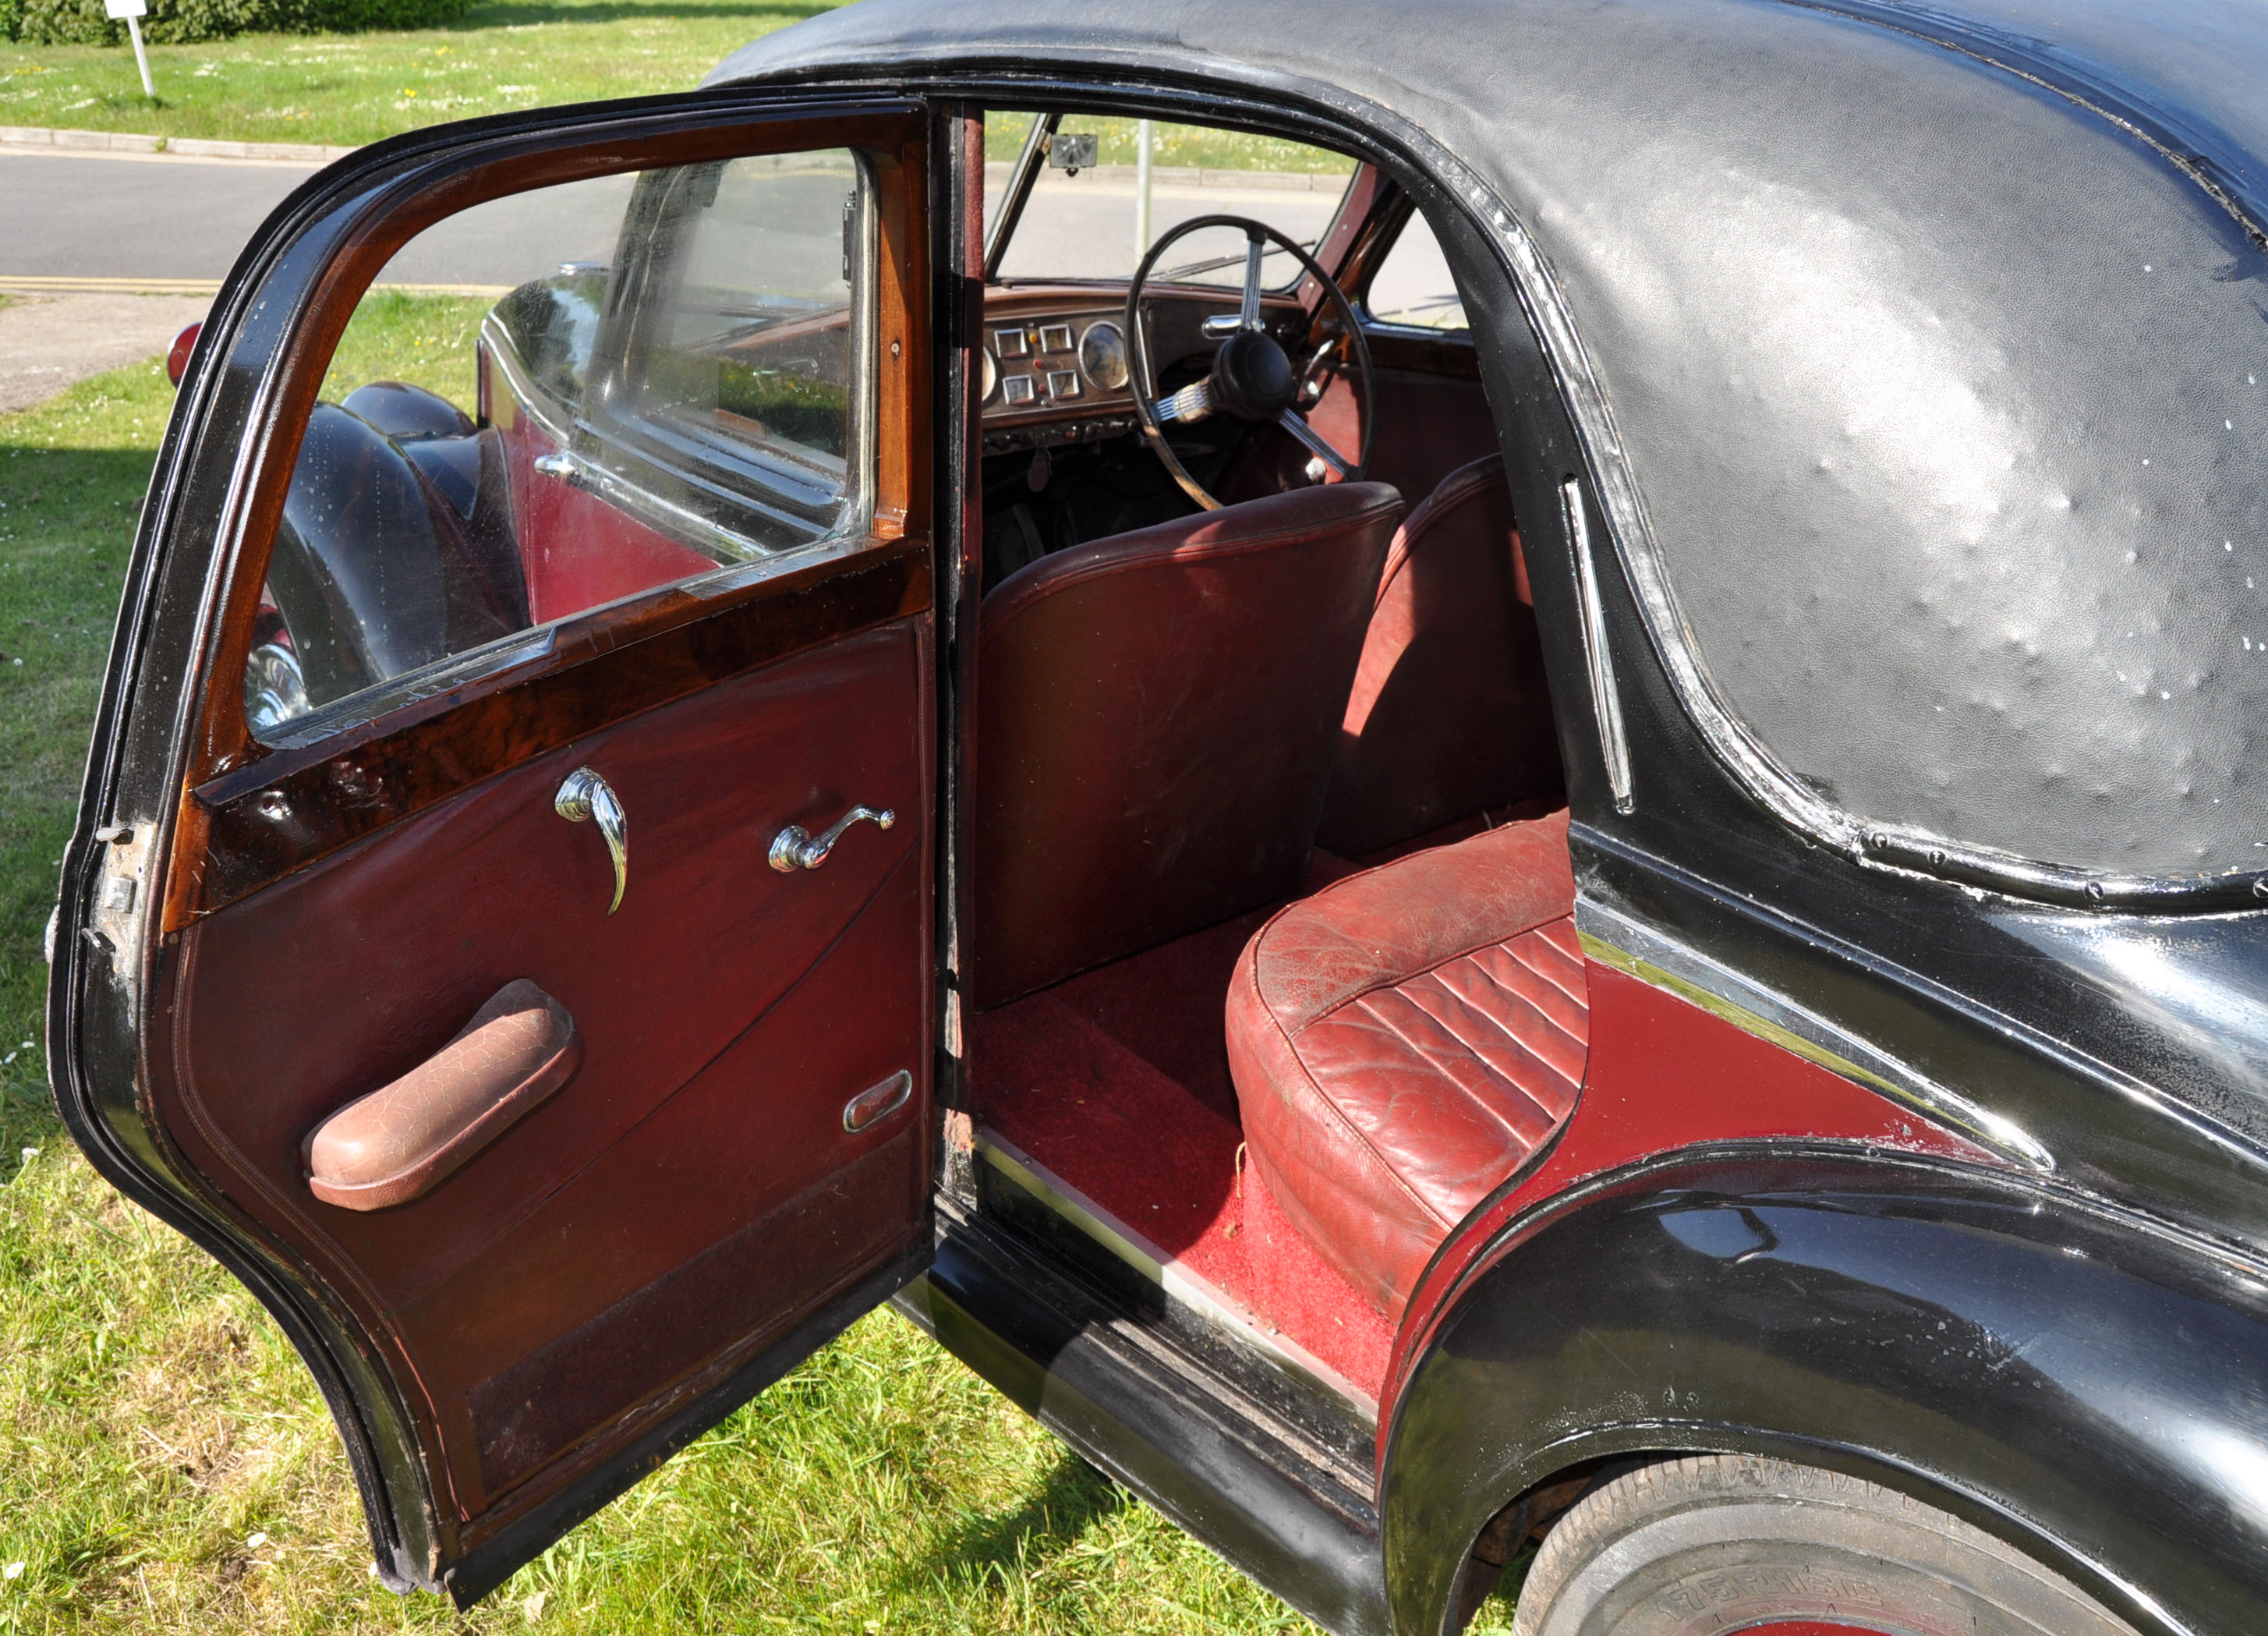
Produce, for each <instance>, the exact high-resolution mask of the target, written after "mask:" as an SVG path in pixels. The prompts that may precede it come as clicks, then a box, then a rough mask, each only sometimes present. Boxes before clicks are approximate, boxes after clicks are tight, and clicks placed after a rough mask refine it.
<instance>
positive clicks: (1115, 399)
mask: <svg viewBox="0 0 2268 1636" xmlns="http://www.w3.org/2000/svg"><path fill="white" fill-rule="evenodd" d="M1145 305H1146V306H1148V307H1149V310H1150V315H1151V325H1152V328H1151V336H1152V348H1153V358H1154V362H1155V364H1156V365H1157V369H1158V373H1159V375H1160V377H1161V378H1164V377H1168V376H1170V375H1171V374H1172V373H1173V372H1174V369H1175V365H1178V364H1181V363H1182V362H1183V361H1184V360H1185V359H1188V358H1190V357H1211V352H1212V350H1213V348H1214V346H1215V345H1216V344H1217V343H1216V342H1215V341H1214V340H1213V339H1211V338H1210V337H1208V336H1207V335H1205V334H1204V322H1205V321H1206V320H1207V319H1209V318H1215V317H1221V316H1233V314H1234V313H1235V312H1236V308H1237V293H1236V291H1233V290H1226V289H1223V290H1219V291H1213V290H1206V291H1194V290H1190V289H1189V288H1188V287H1187V286H1182V287H1178V288H1167V287H1163V286H1160V287H1158V288H1156V289H1155V290H1154V291H1151V292H1149V293H1148V294H1146V295H1145ZM1262 306H1263V313H1264V314H1265V316H1266V319H1267V321H1268V325H1269V328H1270V330H1271V331H1274V332H1275V333H1276V334H1277V335H1278V339H1279V340H1284V341H1285V342H1286V343H1290V342H1291V341H1292V339H1293V338H1294V337H1296V336H1297V335H1300V334H1302V333H1304V331H1305V328H1306V325H1307V313H1306V312H1305V310H1304V309H1303V308H1302V307H1301V306H1300V304H1299V302H1298V301H1297V300H1296V299H1294V298H1292V297H1291V296H1289V295H1283V296H1276V297H1271V298H1267V299H1266V300H1264V301H1263V304H1262ZM1295 356H1296V354H1295ZM979 367H980V368H981V370H982V371H983V382H982V386H983V452H984V453H987V454H998V453H1006V452H1008V451H1011V450H1015V449H1033V448H1040V447H1043V446H1050V445H1056V444H1064V443H1088V442H1094V441H1097V440H1100V439H1101V438H1115V437H1119V436H1122V435H1123V434H1125V433H1127V432H1130V431H1133V430H1135V427H1136V424H1137V423H1136V421H1135V417H1134V395H1133V384H1132V382H1133V369H1134V360H1133V356H1132V350H1131V343H1130V340H1129V338H1128V336H1127V335H1126V300H1125V294H1124V291H1123V287H1120V288H1117V289H1113V288H1111V287H1109V286H1108V285H1105V286H1101V287H1096V286H1094V285H1069V286H1052V287H1034V286H1016V287H1011V288H1001V287H998V286H995V287H994V288H992V289H990V290H988V291H986V292H985V299H984V350H983V359H982V361H981V364H980V365H979Z"/></svg>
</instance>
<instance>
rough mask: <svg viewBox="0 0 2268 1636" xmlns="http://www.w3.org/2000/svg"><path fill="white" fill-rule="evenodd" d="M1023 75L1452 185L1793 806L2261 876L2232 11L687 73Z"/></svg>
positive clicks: (1633, 23)
mask: <svg viewBox="0 0 2268 1636" xmlns="http://www.w3.org/2000/svg"><path fill="white" fill-rule="evenodd" d="M2138 12H2140V13H2142V14H2141V15H2138ZM1016 62H1023V63H1035V62H1036V63H1096V64H1106V63H1115V64H1120V65H1123V66H1126V67H1129V68H1141V69H1145V70H1152V71H1160V70H1162V71H1166V72H1169V73H1172V74H1175V75H1176V76H1180V77H1191V76H1196V77H1212V78H1214V79H1216V80H1219V81H1221V82H1223V83H1231V84H1233V83H1240V82H1241V83H1243V84H1246V85H1256V86H1263V87H1264V86H1273V87H1275V88H1277V89H1278V90H1279V91H1286V92H1292V93H1294V94H1296V93H1297V92H1299V91H1300V88H1301V87H1307V88H1310V89H1313V88H1316V87H1330V88H1333V90H1334V91H1335V92H1336V93H1337V94H1338V95H1340V96H1342V97H1347V96H1351V97H1352V98H1355V99H1360V101H1362V102H1363V103H1366V104H1368V105H1370V106H1371V107H1374V108H1376V109H1380V110H1384V111H1386V112H1387V113H1389V114H1393V115H1395V116H1398V117H1399V119H1400V120H1402V121H1406V122H1408V123H1410V125H1414V126H1415V127H1417V128H1418V129H1422V130H1423V131H1425V132H1426V133H1428V134H1429V135H1430V136H1431V137H1432V140H1433V141H1434V142H1436V143H1438V144H1440V146H1442V147H1443V148H1445V149H1446V150H1447V151H1448V152H1449V153H1451V154H1453V155H1454V156H1455V157H1456V158H1458V159H1460V160H1461V161H1462V163H1463V164H1464V165H1465V166H1468V167H1469V169H1470V170H1471V171H1472V172H1473V173H1476V175H1477V176H1479V177H1480V178H1481V179H1483V180H1484V181H1485V183H1486V184H1487V185H1488V186H1489V187H1490V188H1492V189H1493V190H1494V191H1495V192H1496V194H1497V195H1499V198H1500V199H1501V200H1502V202H1503V203H1504V204H1505V205H1506V207H1508V209H1509V210H1510V211H1511V212H1512V214H1513V216H1514V217H1516V218H1517V219H1518V221H1519V222H1520V223H1521V225H1523V226H1524V228H1525V229H1526V231H1527V233H1528V235H1529V236H1530V237H1531V238H1532V240H1534V242H1535V245H1536V246H1537V247H1538V248H1539V249H1540V251H1541V254H1542V256H1543V261H1544V262H1545V263H1546V264H1547V265H1548V267H1549V268H1550V271H1551V274H1552V276H1553V277H1554V278H1555V279H1556V281H1557V284H1558V285H1559V287H1560V291H1561V292H1562V298H1563V299H1564V301H1565V308H1566V311H1567V312H1568V313H1570V314H1571V316H1572V321H1573V327H1574V330H1575V333H1576V334H1577V335H1579V336H1580V341H1581V343H1582V349H1583V351H1584V353H1585V354H1586V355H1587V357H1588V359H1589V362H1590V365H1591V368H1592V369H1593V370H1594V372H1595V377H1596V380H1597V382H1598V384H1599V386H1600V387H1601V388H1602V394H1603V402H1604V405H1605V408H1606V410H1607V412H1608V414H1609V416H1610V417H1611V423H1612V424H1611V431H1612V433H1613V436H1614V438H1616V439H1618V444H1619V447H1620V449H1621V451H1622V453H1623V456H1624V458H1625V459H1626V461H1627V470H1628V474H1629V477H1630V479H1631V487H1632V490H1633V492H1634V494H1635V497H1636V501H1637V505H1636V509H1635V510H1634V511H1632V512H1630V513H1628V514H1626V515H1624V516H1619V517H1618V518H1617V523H1618V527H1617V536H1618V538H1617V542H1618V544H1619V545H1620V547H1621V549H1624V551H1625V552H1629V553H1637V554H1641V555H1645V556H1648V557H1650V558H1652V559H1653V560H1655V561H1657V562H1658V563H1659V564H1660V566H1661V569H1662V570H1664V571H1665V572H1666V579H1667V583H1668V587H1669V589H1670V592H1671V593H1672V594H1673V595H1674V599H1675V606H1674V608H1670V609H1664V610H1662V612H1663V614H1664V615H1665V621H1666V623H1670V624H1672V626H1673V627H1674V623H1675V621H1678V620H1682V622H1683V626H1684V628H1685V630H1687V631H1688V632H1689V633H1690V640H1691V642H1692V645H1693V646H1694V648H1695V650H1696V651H1697V653H1698V655H1699V659H1700V668H1701V670H1702V672H1703V673H1705V677H1706V679H1707V685H1708V686H1709V687H1710V688H1711V689H1713V692H1714V694H1715V696H1717V698H1718V699H1719V700H1720V701H1721V702H1722V704H1724V705H1725V706H1726V707H1727V709H1728V710H1729V711H1730V713H1731V714H1732V715H1733V716H1734V718H1735V719H1738V720H1739V721H1741V722H1742V723H1743V724H1745V726H1746V727H1747V729H1748V730H1749V733H1751V734H1752V735H1753V737H1754V739H1755V740H1756V741H1757V742H1758V743H1759V744H1760V745H1761V747H1762V748H1763V749H1764V752H1765V753H1766V755H1768V756H1769V757H1770V758H1771V761H1772V762H1773V763H1775V764H1777V766H1778V767H1779V768H1780V769H1782V770H1785V772H1786V773H1787V774H1788V775H1790V776H1791V777H1792V778H1793V780H1794V781H1795V784H1796V785H1798V786H1800V788H1802V789H1805V790H1808V791H1809V792H1814V793H1815V796H1817V797H1819V798H1823V800H1827V801H1830V802H1831V803H1833V804H1834V805H1835V806H1836V807H1840V808H1841V809H1843V810H1844V811H1845V812H1847V813H1849V814H1854V815H1856V817H1857V818H1858V819H1859V821H1860V822H1862V823H1864V824H1865V825H1867V826H1868V827H1873V826H1876V825H1882V826H1890V827H1893V828H1895V829H1900V830H1904V831H1906V832H1909V833H1911V834H1914V835H1918V836H1942V837H1946V838H1948V839H1950V840H1952V841H1955V842H1958V843H1961V844H1968V845H1971V846H1976V847H1981V848H1985V849H1991V850H1993V851H1999V852H2001V853H2006V854H2009V855H2013V856H2014V857H2017V858H2028V859H2040V860H2044V861H2047V862H2050V863H2053V864H2056V865H2060V866H2071V867H2075V868H2079V869H2083V870H2088V871H2094V872H2101V873H2109V874H2113V875H2123V876H2130V877H2132V876H2150V877H2164V876H2169V875H2174V876H2178V875H2187V874H2192V873H2225V872H2229V871H2250V870H2257V869H2262V868H2268V791H2264V788H2263V772H2262V768H2261V759H2260V756H2259V755H2258V753H2257V752H2258V748H2259V746H2260V742H2261V737H2262V734H2263V733H2264V732H2268V482H2264V476H2268V470H2264V463H2263V460H2262V453H2261V452H2262V448H2263V444H2264V433H2268V253H2264V249H2263V247H2262V241H2261V240H2260V239H2259V236H2258V232H2257V229H2258V228H2259V227H2260V226H2261V225H2264V224H2263V217H2262V211H2263V208H2264V207H2263V206H2262V203H2261V202H2262V201H2264V200H2268V163H2264V162H2263V158H2262V156H2263V155H2268V96H2263V95H2262V94H2261V88H2262V87H2263V86H2264V85H2268V7H2262V6H2259V5H2257V4H2250V3H2249V0H2248V3H2243V4H2238V3H2235V0H2220V3H2217V4H2215V3H2206V0H2193V3H2190V4H2156V5H2153V6H2150V7H2148V8H2146V9H2145V8H2136V7H2134V6H2133V5H2132V3H2131V0H2117V3H2114V4H2105V3H2103V0H2086V3H2081V4H2057V5H2054V6H2053V7H2052V8H2051V7H2050V6H2048V5H2045V4H1970V5H1967V6H1964V7H1959V8H1951V7H1925V6H1919V5H1896V4H1867V0H1840V3H1839V4H1825V3H1822V4H1789V3H1786V0H1499V3H1496V4H1482V3H1480V0H1446V3H1442V4H1424V5H1419V4H1408V3H1406V0H1397V3H1396V4H1378V3H1377V0H1365V3H1364V4H1347V3H1346V0H1239V3H1238V4H1233V5H1223V4H1219V3H1218V0H1149V3H1148V4H1144V5H1141V6H1138V7H1130V6H1126V5H1124V4H1117V3H1116V0H1114V3H1113V4H1088V3H1086V0H865V3H864V4H858V5H855V6H851V7H849V8H846V9H844V10H843V11H836V12H832V13H829V14H827V15H825V16H823V17H821V18H815V19H814V20H812V21H811V22H808V23H805V24H801V25H799V26H796V27H794V28H792V29H789V30H786V31H784V32H783V33H778V34H775V35H772V36H770V37H768V38H766V39H765V40H763V41H759V42H758V43H756V44H755V45H753V46H751V47H749V48H747V49H745V50H743V51H741V52H740V53H738V54H736V55H734V56H733V57H732V58H730V59H729V60H728V61H727V62H726V63H725V64H724V65H722V67H720V69H719V70H718V72H717V74H716V76H714V77H713V78H715V79H717V80H725V79H745V78H751V77H766V76H770V75H775V74H783V73H788V74H793V73H803V72H811V71H815V70H822V69H833V68H837V67H857V66H859V65H865V67H868V68H873V67H874V66H876V65H898V66H907V65H914V64H932V65H948V64H962V65H968V66H987V67H998V66H1000V65H1003V64H1006V63H1016ZM1595 447H1596V445H1594V448H1595ZM1658 634H1660V635H1662V636H1666V637H1668V636H1674V629H1673V630H1663V631H1661V632H1659V633H1658ZM1638 782H1639V795H1640V799H1641V800H1644V799H1645V770H1644V769H1643V768H1641V769H1639V770H1638Z"/></svg>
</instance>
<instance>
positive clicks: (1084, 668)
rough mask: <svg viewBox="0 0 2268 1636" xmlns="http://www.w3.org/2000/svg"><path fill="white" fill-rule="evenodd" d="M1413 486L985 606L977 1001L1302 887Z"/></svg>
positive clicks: (1147, 546) (1019, 584) (1152, 540)
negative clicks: (1351, 690) (1351, 691)
mask: <svg viewBox="0 0 2268 1636" xmlns="http://www.w3.org/2000/svg"><path fill="white" fill-rule="evenodd" d="M1401 515H1402V497H1401V496H1400V495H1398V494H1397V493H1395V490H1392V489H1390V488H1388V487H1387V486H1386V485H1384V484H1383V483H1333V484H1327V485H1324V486H1322V487H1317V488H1310V489H1299V490H1292V492H1290V493H1286V494H1280V495H1271V496H1270V497H1267V498H1264V499H1259V500H1250V501H1247V502H1245V503H1244V504H1242V505H1233V506H1229V507H1226V509H1224V510H1221V511H1217V512H1204V513H1202V514H1200V515H1198V516H1196V517H1189V518H1183V519H1181V520H1176V521H1174V522H1170V523H1163V524H1160V525H1159V526H1157V527H1151V528H1142V529H1137V530H1135V531H1134V532H1132V533H1130V534H1114V535H1112V536H1111V537H1110V538H1108V539H1104V540H1096V541H1094V542H1090V543H1088V544H1086V545H1081V546H1077V547H1074V548H1072V549H1070V550H1067V551H1059V552H1057V553H1056V554H1055V555H1054V556H1047V557H1043V558H1042V559H1041V560H1040V561H1038V562H1036V563H1034V564H1031V565H1030V566H1028V567H1027V568H1024V569H1021V570H1020V571H1017V572H1016V573H1013V574H1012V575H1010V576H1009V577H1008V578H1006V579H1005V580H1004V581H1002V582H1001V584H1000V585H999V586H998V588H997V589H995V590H994V591H993V592H992V593H990V595H989V596H988V597H986V599H985V601H984V606H983V619H982V627H981V635H980V637H979V639H978V655H977V676H976V693H977V697H976V721H977V730H976V801H975V804H974V814H973V815H974V819H975V824H976V829H975V838H976V863H975V868H976V879H975V880H974V881H973V882H972V883H971V885H972V888H973V893H974V898H975V910H976V913H975V918H976V928H975V948H974V950H973V954H974V959H975V973H976V982H975V999H976V1005H977V1006H996V1005H999V1004H1001V1003H1003V1002H1004V1001H1006V1000H1010V999H1014V998H1015V997H1016V996H1018V995H1020V994H1025V993H1028V992H1030V991H1032V990H1034V989H1036V988H1042V987H1044V986H1045V985H1047V984H1050V983H1054V982H1057V981H1058V980H1060V979H1062V978H1064V977H1067V976H1071V974H1072V973H1074V972H1078V971H1083V970H1086V969H1087V968H1089V967H1091V966H1097V965H1101V964H1102V963H1103V962H1106V961H1111V960H1116V959H1118V958H1120V957H1122V956H1123V955H1126V954H1133V953H1135V952H1137V951H1138V950H1140V949H1144V948H1148V947H1152V946H1153V945H1155V944H1159V943H1162V942H1165V941H1167V940H1169V939H1172V938H1175V937H1179V936H1182V935H1183V934H1185V933H1187V932H1194V931H1197V930H1198V929H1199V928H1201V927H1204V926H1209V925H1216V924H1218V923H1219V922H1220V921H1223V920H1226V919H1228V918H1229V917H1232V916H1234V915H1237V914H1241V913H1242V912H1243V911H1244V910H1248V909H1253V908H1256V907H1258V906H1259V905H1261V904H1263V903H1272V902H1276V901H1278V900H1279V899H1282V898H1286V897H1289V896H1291V895H1292V894H1294V893H1295V892H1296V891H1297V890H1298V889H1299V887H1300V870H1301V867H1302V866H1303V865H1304V864H1305V862H1306V860H1307V853H1308V851H1309V850H1310V849H1311V848H1312V847H1313V846H1314V838H1315V825H1316V823H1317V822H1318V820H1319V819H1320V817H1321V815H1322V803H1323V790H1324V785H1325V783H1326V781H1327V780H1328V779H1329V776H1330V769H1331V749H1332V744H1333V741H1334V740H1335V738H1336V737H1337V733H1338V730H1339V723H1340V720H1341V719H1342V718H1343V717H1344V714H1345V711H1346V698H1347V689H1348V686H1349V684H1350V683H1351V681H1352V680H1353V676H1354V668H1355V661H1356V659H1357V658H1358V656H1359V654H1360V652H1361V649H1362V641H1363V630H1364V629H1365V626H1366V623H1367V622H1368V620H1369V618H1370V613H1371V608H1372V606H1373V602H1374V601H1375V600H1376V593H1377V586H1378V575H1379V569H1380V566H1381V564H1382V563H1383V562H1384V560H1385V556H1386V551H1387V547H1388V544H1389V543H1390V542H1391V541H1392V539H1393V536H1394V531H1395V524H1396V523H1397V522H1398V521H1399V520H1400V519H1401Z"/></svg>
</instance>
